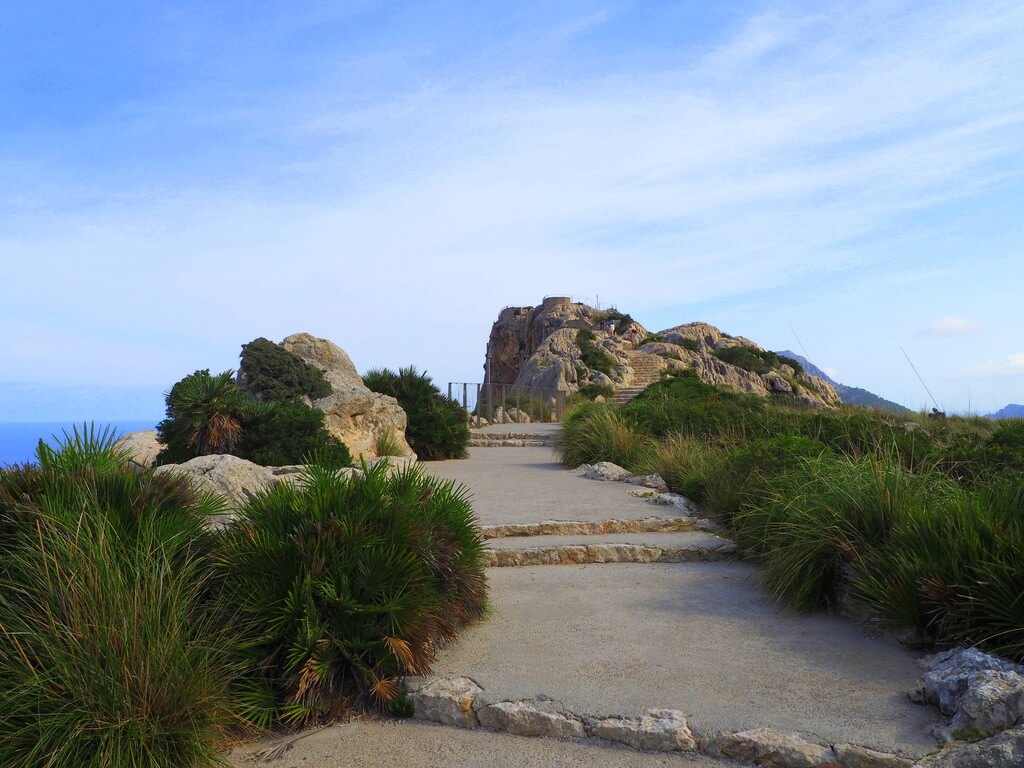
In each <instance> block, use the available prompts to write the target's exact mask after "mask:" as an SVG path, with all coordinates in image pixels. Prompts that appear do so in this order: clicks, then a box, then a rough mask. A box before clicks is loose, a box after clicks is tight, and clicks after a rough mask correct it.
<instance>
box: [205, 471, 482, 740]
mask: <svg viewBox="0 0 1024 768" xmlns="http://www.w3.org/2000/svg"><path fill="white" fill-rule="evenodd" d="M482 546H483V545H482V540H481V538H480V532H479V529H478V528H477V527H476V524H475V520H474V517H473V511H472V509H471V507H470V505H469V502H468V500H467V495H466V492H465V490H464V489H463V488H461V487H456V486H454V485H453V484H452V483H450V482H443V481H439V480H435V479H432V478H428V477H426V476H424V475H423V474H422V472H421V471H420V470H418V469H415V468H413V469H406V470H403V471H400V472H398V473H397V474H393V475H391V476H389V475H388V473H387V471H386V467H384V465H378V466H377V467H374V468H373V469H370V470H369V471H368V472H367V473H366V475H365V477H354V478H345V477H343V476H341V475H339V474H338V473H336V472H332V471H329V470H326V469H324V468H321V467H316V466H314V467H311V468H310V469H309V471H308V475H307V477H306V478H305V483H304V484H302V485H301V486H296V485H291V484H282V485H279V486H278V487H276V488H273V489H269V490H267V491H264V492H262V493H260V494H258V495H256V496H254V497H253V498H252V499H251V500H250V501H249V502H248V503H247V504H246V506H245V508H244V509H243V510H242V512H241V515H240V519H239V521H238V522H237V523H236V524H235V525H234V526H232V528H231V529H229V531H228V532H227V533H226V536H225V539H224V547H223V551H222V554H221V572H222V578H223V580H224V585H225V588H226V590H227V594H228V595H231V596H234V597H235V598H236V599H237V600H239V610H240V613H241V618H242V622H243V625H244V627H245V628H246V635H247V641H246V642H245V643H243V645H242V650H243V651H244V654H245V657H246V662H247V663H246V668H247V670H248V680H247V683H246V686H245V689H244V690H245V692H246V693H245V697H244V699H245V702H246V704H247V707H246V713H247V716H248V717H249V718H250V719H252V720H255V721H256V722H259V723H261V724H269V723H270V722H271V721H272V720H274V719H281V720H285V721H287V722H292V723H307V722H310V721H311V720H313V719H314V718H316V717H318V716H321V715H324V714H327V715H338V714H340V713H343V712H345V711H346V710H347V709H348V708H350V707H352V706H354V705H355V704H363V703H374V704H377V705H387V704H389V703H390V702H394V701H396V697H397V696H398V693H399V680H400V678H401V677H402V676H403V675H415V674H425V673H427V672H428V671H429V669H430V665H431V662H432V661H433V658H434V654H435V652H436V649H437V647H438V646H439V645H440V643H442V642H444V641H446V640H450V639H451V638H453V637H454V636H455V634H456V633H457V631H458V630H459V629H460V628H461V627H462V626H463V625H465V624H466V623H467V622H470V621H472V620H474V619H476V618H478V617H479V616H480V615H481V613H482V611H483V609H484V606H485V601H486V582H485V579H484V573H483V550H482Z"/></svg>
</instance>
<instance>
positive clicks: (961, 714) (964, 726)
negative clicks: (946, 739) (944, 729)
mask: <svg viewBox="0 0 1024 768" xmlns="http://www.w3.org/2000/svg"><path fill="white" fill-rule="evenodd" d="M1022 723H1024V676H1022V675H1019V674H1017V673H1016V672H997V671H993V670H985V671H984V672H976V673H974V674H973V675H971V677H970V678H969V680H968V683H967V690H966V691H965V692H964V694H963V696H961V697H960V701H959V703H958V704H957V709H956V714H955V715H954V716H953V719H952V721H951V722H950V724H949V725H950V728H951V729H953V730H954V731H956V730H964V731H974V732H976V733H992V732H993V731H998V730H1003V729H1005V728H1010V727H1012V726H1014V725H1020V724H1022Z"/></svg>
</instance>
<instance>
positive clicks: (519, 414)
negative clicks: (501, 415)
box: [508, 408, 532, 424]
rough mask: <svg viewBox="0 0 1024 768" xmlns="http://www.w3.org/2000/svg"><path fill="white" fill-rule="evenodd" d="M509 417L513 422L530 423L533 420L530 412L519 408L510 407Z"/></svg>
mask: <svg viewBox="0 0 1024 768" xmlns="http://www.w3.org/2000/svg"><path fill="white" fill-rule="evenodd" d="M508 418H509V419H510V420H511V422H512V423H513V424H529V423H530V422H531V421H532V419H531V418H530V414H528V413H527V412H526V411H524V410H521V409H519V408H510V409H509V411H508Z"/></svg>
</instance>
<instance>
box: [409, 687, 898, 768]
mask: <svg viewBox="0 0 1024 768" xmlns="http://www.w3.org/2000/svg"><path fill="white" fill-rule="evenodd" d="M405 686H406V690H407V692H408V694H409V698H410V699H411V700H412V704H413V712H414V717H415V718H416V719H418V720H427V721H430V722H435V723H440V724H442V725H450V726H457V727H460V728H480V727H483V728H488V729H491V730H494V731H500V732H505V733H510V734H513V735H517V736H540V737H546V738H555V739H582V738H586V737H588V736H589V737H592V738H597V739H603V740H604V741H609V742H615V743H618V744H623V745H625V746H628V747H632V748H633V749H637V750H642V751H648V752H699V753H703V754H705V755H708V756H709V757H713V758H727V759H732V760H736V761H739V762H742V763H749V764H753V765H761V766H773V767H774V768H818V767H819V766H842V768H907V766H910V765H911V761H910V760H907V759H905V758H902V757H899V756H898V755H893V754H889V753H886V752H877V751H875V750H872V749H867V748H866V747H860V746H857V745H855V744H819V743H816V742H813V741H809V740H807V739H805V738H803V737H802V736H800V735H799V734H795V733H776V732H774V731H771V730H768V729H766V728H756V729H753V730H748V731H742V732H739V733H723V734H714V735H706V736H701V735H698V734H695V733H693V731H692V730H691V729H690V727H689V725H688V723H687V721H686V715H685V714H684V713H682V712H680V711H679V710H675V709H649V710H647V711H646V712H645V713H644V714H643V715H642V716H640V717H636V718H629V717H621V716H615V715H612V716H594V715H581V714H577V713H574V712H570V711H569V710H567V709H566V708H565V707H563V706H562V705H561V704H560V703H559V702H557V701H555V700H554V699H549V698H546V697H538V698H536V699H522V700H518V701H498V702H489V701H487V699H486V698H485V697H484V696H483V695H482V694H483V693H484V689H483V688H481V687H480V686H479V685H477V683H476V682H475V681H473V680H471V679H469V678H468V677H459V678H454V679H451V680H449V679H445V678H434V679H429V680H418V681H411V680H407V681H406V683H405Z"/></svg>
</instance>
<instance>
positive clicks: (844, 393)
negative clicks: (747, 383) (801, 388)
mask: <svg viewBox="0 0 1024 768" xmlns="http://www.w3.org/2000/svg"><path fill="white" fill-rule="evenodd" d="M775 354H777V355H784V356H786V357H789V358H792V359H793V360H796V361H797V362H798V363H800V365H802V366H803V367H804V370H805V371H807V372H808V373H810V374H812V375H814V376H817V377H819V378H822V379H824V380H825V381H827V382H828V383H829V384H831V385H832V387H833V389H835V391H836V394H837V395H839V398H840V399H841V400H842V401H843V402H844V403H846V404H847V405H859V406H861V407H862V408H874V409H875V410H878V411H891V412H892V413H913V411H912V410H911V409H910V408H907V407H906V406H905V405H900V404H899V403H896V402H893V401H892V400H886V399H885V398H884V397H881V396H880V395H876V394H875V393H874V392H869V391H868V390H866V389H862V388H861V387H851V386H850V385H849V384H841V383H839V382H838V381H836V380H835V379H833V378H832V377H831V376H829V375H828V374H827V373H825V372H824V371H823V370H821V369H820V368H819V367H818V366H816V365H815V364H814V363H812V362H811V361H810V360H808V359H807V358H806V357H803V356H802V355H798V354H797V353H796V352H791V351H790V350H788V349H784V350H782V351H781V352H779V351H777V352H776V353H775Z"/></svg>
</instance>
